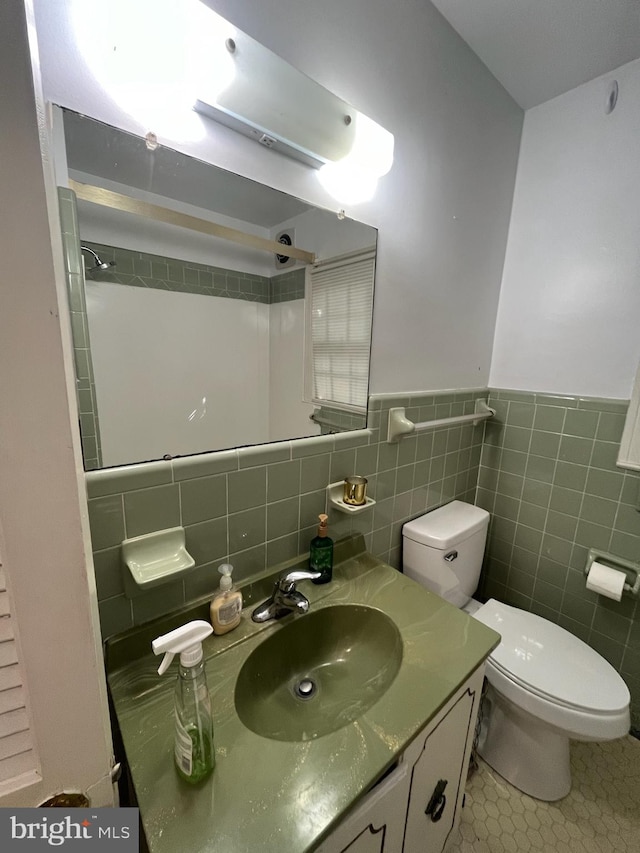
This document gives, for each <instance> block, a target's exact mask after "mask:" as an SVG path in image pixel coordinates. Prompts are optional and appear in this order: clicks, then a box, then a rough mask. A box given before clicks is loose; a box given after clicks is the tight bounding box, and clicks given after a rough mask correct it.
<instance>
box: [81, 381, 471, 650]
mask: <svg viewBox="0 0 640 853" xmlns="http://www.w3.org/2000/svg"><path fill="white" fill-rule="evenodd" d="M479 396H483V397H485V398H486V396H487V392H486V390H475V391H469V392H466V391H462V392H458V393H446V394H437V395H434V394H416V395H404V396H400V397H388V396H377V397H373V398H371V402H370V407H369V413H368V429H366V430H360V431H355V432H351V433H342V434H339V435H330V436H318V437H315V438H309V439H298V440H295V441H288V442H281V443H277V444H270V445H263V446H259V447H249V448H241V449H239V450H230V451H224V452H221V453H207V454H202V455H199V456H190V457H185V458H183V459H174V460H172V461H166V462H164V461H160V462H153V463H148V464H144V465H131V466H127V467H123V468H115V469H106V470H102V471H94V472H89V473H87V474H86V483H87V490H88V497H89V519H90V524H91V535H92V540H93V548H94V563H95V571H96V580H97V588H98V599H99V607H100V618H101V623H102V629H103V634H104V636H105V637H106V636H109V635H112V634H114V633H117V632H119V631H122V630H125V629H126V628H129V627H131V626H132V625H134V624H139V623H141V622H144V621H146V620H148V619H151V618H154V617H156V616H158V615H161V614H163V613H166V612H169V611H171V610H173V609H176V608H178V607H180V606H182V605H183V604H185V603H188V602H191V601H195V600H197V599H199V598H201V597H203V596H210V595H211V594H212V593H213V592H214V590H215V589H216V588H217V585H218V581H219V576H218V572H217V571H216V569H217V567H218V566H219V565H220V564H221V563H223V562H227V561H230V562H231V563H233V565H234V566H235V568H236V576H237V578H238V579H239V580H245V579H247V578H250V577H252V576H254V575H256V574H258V573H260V572H262V571H263V570H264V569H265V568H266V567H271V566H274V565H276V564H278V563H280V562H282V561H284V560H287V559H290V558H292V557H295V556H297V555H298V554H303V553H307V552H308V548H309V541H310V540H311V538H312V537H313V536H314V535H315V530H316V524H317V516H318V514H319V513H321V512H324V511H325V506H326V487H327V485H328V484H329V483H333V482H337V481H340V480H342V479H343V478H344V477H345V476H347V475H349V474H354V473H356V474H360V475H362V476H366V477H367V478H368V480H369V486H368V494H369V496H370V497H372V498H373V499H374V500H375V501H376V505H375V506H374V507H372V508H371V509H369V510H367V511H366V512H363V513H361V514H358V515H355V516H347V515H345V514H343V513H340V512H339V511H337V510H335V509H330V511H329V516H330V518H329V523H330V528H331V533H332V535H333V537H334V538H336V539H338V538H340V537H342V536H345V535H347V534H349V533H352V532H356V531H357V532H360V533H363V534H364V535H365V538H366V542H367V546H368V548H369V550H370V551H372V552H373V553H374V554H375V555H376V556H379V557H381V558H382V559H384V560H385V561H387V562H389V563H390V564H391V565H394V566H396V567H399V566H400V560H401V554H400V546H401V528H402V525H403V523H404V522H405V521H407V520H408V519H410V518H414V517H415V516H417V515H420V514H422V513H423V512H426V511H427V510H428V509H434V508H435V507H437V506H440V505H441V504H443V503H446V502H447V501H450V500H453V499H454V498H458V499H461V500H467V501H471V502H472V501H473V499H474V496H475V490H476V483H477V479H478V468H479V464H480V456H481V449H482V444H481V443H482V433H483V426H482V425H480V426H478V427H473V426H472V425H466V426H464V427H460V426H458V427H454V428H442V429H438V430H436V431H433V432H424V433H420V434H419V435H414V436H411V437H407V438H403V439H402V440H401V441H400V442H399V443H396V444H388V443H387V442H386V433H387V426H386V425H387V420H388V410H389V408H390V407H391V406H405V407H406V408H407V415H408V417H410V418H412V419H413V420H415V421H419V420H427V419H429V418H433V417H446V416H449V415H454V414H463V413H468V412H471V411H473V409H474V401H475V399H476V398H477V397H479ZM178 524H180V525H183V526H184V528H185V530H186V537H187V547H188V549H189V551H190V552H191V554H192V555H193V557H194V559H195V561H196V566H195V568H194V569H193V571H192V572H190V573H189V574H188V575H186V576H185V578H184V579H183V580H179V581H177V582H172V583H168V584H166V585H164V586H161V587H157V588H156V589H154V590H151V591H150V592H146V593H142V594H140V595H138V596H136V597H135V598H131V599H130V598H127V597H126V596H125V593H124V583H123V569H122V566H121V559H120V543H121V542H122V540H123V539H124V538H126V537H131V536H137V535H141V534H143V533H148V532H151V531H153V530H158V529H162V528H164V527H171V526H174V525H178Z"/></svg>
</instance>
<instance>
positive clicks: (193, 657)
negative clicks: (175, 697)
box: [151, 619, 213, 675]
mask: <svg viewBox="0 0 640 853" xmlns="http://www.w3.org/2000/svg"><path fill="white" fill-rule="evenodd" d="M212 633H213V628H212V627H211V625H209V623H208V622H205V621H204V620H203V619H196V620H195V621H193V622H188V623H187V624H186V625H181V626H180V628H176V629H175V631H170V632H169V633H168V634H163V635H162V636H161V637H158V638H157V639H156V640H154V641H153V642H152V643H151V648H152V649H153V653H154V654H155V655H161V654H162V653H163V652H164V653H165V655H164V657H163V658H162V663H161V664H160V666H159V667H158V675H164V674H165V672H166V671H167V669H168V668H169V666H170V665H171V661H172V660H173V657H174V655H177V654H179V655H180V663H181V664H182V666H186V667H190V666H196V664H198V663H200V661H201V660H202V641H203V640H206V638H207V637H208V636H209V634H212Z"/></svg>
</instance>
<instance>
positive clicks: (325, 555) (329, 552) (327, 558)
mask: <svg viewBox="0 0 640 853" xmlns="http://www.w3.org/2000/svg"><path fill="white" fill-rule="evenodd" d="M318 519H319V521H320V524H319V525H318V535H317V536H314V538H313V539H312V540H311V545H310V548H309V568H310V569H311V571H312V572H321V575H320V577H319V578H317V579H316V580H314V581H313V583H315V584H320V583H329V581H330V580H331V578H332V576H333V539H330V538H329V531H328V527H327V521H328V520H329V516H328V515H325V514H324V513H321V514H320V515H319V516H318Z"/></svg>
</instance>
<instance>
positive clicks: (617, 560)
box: [584, 548, 640, 598]
mask: <svg viewBox="0 0 640 853" xmlns="http://www.w3.org/2000/svg"><path fill="white" fill-rule="evenodd" d="M596 561H597V562H598V563H602V564H603V565H605V566H609V567H610V568H612V569H618V570H619V571H621V572H624V573H625V574H626V576H627V582H626V583H625V585H624V587H623V592H626V593H629V595H634V596H635V597H636V598H637V597H638V595H640V565H639V564H638V563H632V562H631V560H624V559H623V558H622V557H615V556H614V555H613V554H607V553H606V552H605V551H598V550H596V549H595V548H590V549H589V553H588V555H587V565H586V566H585V568H584V574H585V577H586V576H587V575H588V574H589V571H590V570H591V566H592V565H593V563H594V562H596Z"/></svg>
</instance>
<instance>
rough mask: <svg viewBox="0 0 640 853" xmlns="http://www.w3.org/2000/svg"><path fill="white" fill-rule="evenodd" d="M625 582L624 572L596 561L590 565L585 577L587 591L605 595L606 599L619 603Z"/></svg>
mask: <svg viewBox="0 0 640 853" xmlns="http://www.w3.org/2000/svg"><path fill="white" fill-rule="evenodd" d="M626 582H627V576H626V574H625V573H624V572H620V571H618V570H617V569H612V568H611V567H610V566H605V565H603V564H602V563H598V562H596V561H594V562H593V563H592V564H591V568H590V569H589V574H588V575H587V589H591V590H593V591H594V592H597V593H599V594H600V595H605V596H606V597H607V598H613V599H614V601H620V599H621V598H622V590H623V588H624V585H625V583H626Z"/></svg>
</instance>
